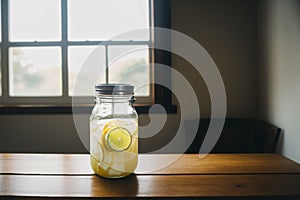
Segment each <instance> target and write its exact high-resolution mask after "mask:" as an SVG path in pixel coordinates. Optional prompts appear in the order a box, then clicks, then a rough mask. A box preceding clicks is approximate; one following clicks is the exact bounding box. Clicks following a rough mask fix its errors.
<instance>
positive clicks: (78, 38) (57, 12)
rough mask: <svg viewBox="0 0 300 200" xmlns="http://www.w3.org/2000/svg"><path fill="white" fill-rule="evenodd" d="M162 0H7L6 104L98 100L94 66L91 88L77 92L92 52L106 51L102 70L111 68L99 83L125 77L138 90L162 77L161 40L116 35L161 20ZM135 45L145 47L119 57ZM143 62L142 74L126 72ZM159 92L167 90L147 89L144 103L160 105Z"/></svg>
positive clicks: (141, 93) (2, 85) (0, 89)
mask: <svg viewBox="0 0 300 200" xmlns="http://www.w3.org/2000/svg"><path fill="white" fill-rule="evenodd" d="M158 2H159V1H157V0H153V1H152V0H43V1H41V0H26V1H24V0H1V20H0V22H1V26H0V28H2V37H0V42H1V43H0V51H1V57H0V59H1V68H0V69H1V71H0V72H1V73H0V80H1V81H0V95H1V97H0V102H1V105H5V106H11V107H17V106H20V105H27V106H28V105H29V107H34V106H37V105H38V106H43V105H44V106H70V105H71V99H72V96H80V97H82V98H92V96H93V85H92V86H91V85H87V84H86V81H85V79H84V78H86V80H88V79H89V77H90V76H91V74H93V73H95V72H94V71H93V70H90V71H89V70H85V71H84V72H83V73H84V74H81V75H82V76H81V77H84V78H83V79H80V81H81V82H80V83H77V84H80V85H81V86H82V88H84V89H83V90H76V92H75V91H74V86H75V81H76V77H77V76H78V72H79V69H80V68H81V66H82V64H83V63H84V61H85V60H86V59H87V57H88V56H89V55H90V54H91V52H93V53H97V55H99V57H97V60H96V61H95V64H96V65H97V66H98V68H97V69H96V70H99V71H103V70H104V69H107V66H111V67H110V68H109V70H106V73H105V74H104V75H103V76H102V77H101V80H99V81H100V82H102V83H112V82H119V81H120V80H121V82H122V83H130V84H133V85H135V86H136V87H138V86H140V85H141V83H143V82H145V80H146V81H150V80H151V79H154V76H155V71H154V70H152V67H153V66H151V65H150V64H149V63H150V62H154V61H153V60H151V59H152V58H155V52H154V51H153V50H151V48H149V47H151V45H152V42H153V38H154V36H153V35H152V33H151V32H150V31H149V33H145V34H144V35H139V36H138V37H135V36H134V37H131V36H126V37H118V38H116V39H113V40H110V38H111V37H112V36H114V35H116V34H118V33H120V32H125V31H130V30H133V29H139V28H146V27H151V26H155V22H157V21H158V19H159V18H161V17H157V18H156V17H155V18H154V16H153V15H156V14H157V13H158V11H155V12H154V11H153V10H152V9H153V7H154V5H156V4H159V3H158ZM165 2H168V1H165ZM160 4H161V3H160ZM166 7H167V6H165V8H166ZM161 8H162V7H161V6H160V9H161ZM158 10H159V9H158ZM137 16H138V17H137ZM153 19H154V20H153ZM157 24H158V25H159V23H157ZM161 27H163V26H161ZM102 41H105V42H102ZM132 49H142V50H139V51H134V52H132V53H129V54H126V55H125V56H122V57H120V59H117V60H116V61H115V58H116V57H118V56H120V55H123V53H124V52H128V51H131V50H132ZM152 54H153V55H154V56H152ZM136 65H142V66H144V67H143V68H139V70H140V71H138V72H137V74H138V75H136V74H131V75H128V76H123V75H124V73H125V72H126V71H130V69H131V68H133V67H135V66H136ZM159 90H162V89H161V88H159V86H158V87H156V86H154V85H153V84H149V85H143V86H142V87H139V88H138V90H137V93H136V96H137V99H138V102H140V103H141V104H143V105H149V104H151V103H154V101H156V100H158V98H157V97H156V96H155V93H154V92H157V91H159ZM160 94H162V92H160ZM166 94H167V93H166ZM167 98H168V97H167Z"/></svg>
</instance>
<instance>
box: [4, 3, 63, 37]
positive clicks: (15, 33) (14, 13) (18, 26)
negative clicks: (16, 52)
mask: <svg viewBox="0 0 300 200" xmlns="http://www.w3.org/2000/svg"><path fill="white" fill-rule="evenodd" d="M60 11H61V8H60V1H59V0H42V1H41V0H26V1H24V0H10V1H9V39H10V41H58V40H61V14H60Z"/></svg>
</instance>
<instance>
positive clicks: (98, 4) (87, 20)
mask: <svg viewBox="0 0 300 200" xmlns="http://www.w3.org/2000/svg"><path fill="white" fill-rule="evenodd" d="M68 20H69V21H68V30H69V40H80V41H86V40H106V39H110V38H112V37H113V36H114V35H116V34H120V33H122V32H126V31H130V30H134V29H140V28H148V27H149V1H148V0H127V1H124V0H69V1H68ZM119 39H120V40H149V34H148V33H144V34H141V35H139V36H130V35H127V36H125V38H121V37H120V38H118V40H119Z"/></svg>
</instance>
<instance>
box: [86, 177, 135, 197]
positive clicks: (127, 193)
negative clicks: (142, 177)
mask: <svg viewBox="0 0 300 200" xmlns="http://www.w3.org/2000/svg"><path fill="white" fill-rule="evenodd" d="M91 186H92V187H91V194H92V196H97V197H135V196H136V195H137V194H138V179H137V176H136V175H135V174H131V175H129V176H127V177H123V178H102V177H100V176H98V175H94V176H93V178H92V185H91Z"/></svg>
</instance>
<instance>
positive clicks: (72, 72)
mask: <svg viewBox="0 0 300 200" xmlns="http://www.w3.org/2000/svg"><path fill="white" fill-rule="evenodd" d="M68 62H69V68H68V69H69V70H68V73H69V95H70V96H73V95H74V94H75V95H76V96H93V95H94V86H95V84H96V83H97V82H102V83H105V49H104V47H102V46H100V47H99V46H72V47H69V58H68ZM79 71H80V75H79V76H78V73H79ZM98 79H100V80H99V81H96V82H95V80H98ZM75 81H76V82H75ZM75 83H76V91H75V92H74V86H75Z"/></svg>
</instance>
